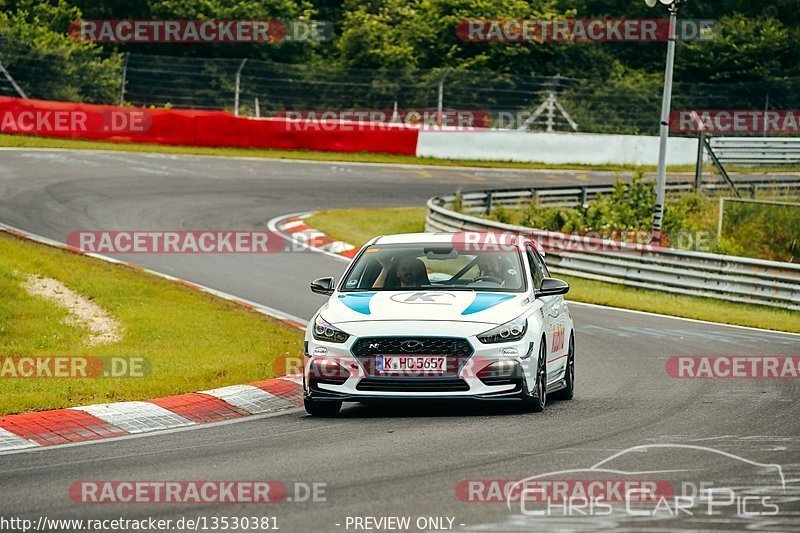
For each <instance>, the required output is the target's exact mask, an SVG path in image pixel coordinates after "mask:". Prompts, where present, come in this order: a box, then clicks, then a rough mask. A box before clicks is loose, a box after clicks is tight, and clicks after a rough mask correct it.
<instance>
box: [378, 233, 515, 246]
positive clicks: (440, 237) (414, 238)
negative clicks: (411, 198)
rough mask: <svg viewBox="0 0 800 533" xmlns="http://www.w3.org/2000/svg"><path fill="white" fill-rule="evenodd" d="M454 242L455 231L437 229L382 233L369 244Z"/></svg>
mask: <svg viewBox="0 0 800 533" xmlns="http://www.w3.org/2000/svg"><path fill="white" fill-rule="evenodd" d="M526 240H528V239H526ZM452 242H453V233H451V232H444V231H436V232H426V233H399V234H396V235H381V236H380V237H375V238H374V239H372V240H371V241H369V242H368V243H367V244H384V245H385V244H437V243H446V244H451V243H452ZM517 244H519V241H517Z"/></svg>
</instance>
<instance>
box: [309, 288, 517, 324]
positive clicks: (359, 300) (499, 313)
mask: <svg viewBox="0 0 800 533" xmlns="http://www.w3.org/2000/svg"><path fill="white" fill-rule="evenodd" d="M529 302H530V295H529V294H525V293H509V292H473V291H372V292H345V293H336V294H334V295H333V296H331V298H330V299H329V300H328V303H327V304H326V305H325V306H323V307H322V309H321V310H320V312H321V314H322V316H323V317H324V318H325V320H327V321H328V322H330V323H331V324H343V323H348V322H373V321H379V320H416V321H425V320H435V321H455V322H478V323H483V324H494V325H499V324H504V323H506V322H508V321H509V320H511V319H513V318H515V317H517V316H519V315H521V314H522V313H523V311H524V308H523V305H527V304H528V303H529Z"/></svg>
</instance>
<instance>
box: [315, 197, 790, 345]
mask: <svg viewBox="0 0 800 533" xmlns="http://www.w3.org/2000/svg"><path fill="white" fill-rule="evenodd" d="M306 223H307V224H308V225H309V226H311V227H313V228H315V229H318V230H320V231H323V232H325V233H327V234H329V235H331V236H332V237H334V238H336V239H338V240H342V241H345V242H349V243H351V244H354V245H357V246H361V245H362V244H364V243H365V242H366V241H368V240H369V239H370V238H372V237H374V236H375V235H381V234H393V233H408V232H416V231H424V230H423V228H424V226H425V209H424V208H405V209H404V208H391V209H336V210H331V211H323V212H320V213H317V214H315V215H313V216H311V217H309V218H307V219H306ZM559 277H563V279H564V280H565V281H567V282H568V283H569V284H570V287H571V289H570V292H569V296H568V298H569V299H570V300H573V301H576V302H585V303H592V304H598V305H608V306H612V307H621V308H623V309H635V310H637V311H647V312H651V313H660V314H664V315H671V316H679V317H684V318H693V319H697V320H707V321H710V322H720V323H722V324H734V325H739V326H750V327H757V328H764V329H773V330H776V331H791V332H796V333H800V313H798V312H796V311H788V310H781V309H774V308H770V307H763V306H756V305H747V304H737V303H731V302H723V301H718V300H713V299H710V298H697V297H692V296H682V295H675V294H668V293H664V292H658V291H648V290H643V289H635V288H630V287H623V286H620V285H615V284H612V283H605V282H601V281H593V280H586V279H581V278H574V277H571V276H559Z"/></svg>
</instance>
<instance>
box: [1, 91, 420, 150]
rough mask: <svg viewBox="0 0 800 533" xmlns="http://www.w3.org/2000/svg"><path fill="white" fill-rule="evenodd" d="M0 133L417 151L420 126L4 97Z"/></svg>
mask: <svg viewBox="0 0 800 533" xmlns="http://www.w3.org/2000/svg"><path fill="white" fill-rule="evenodd" d="M0 132H2V133H16V134H23V135H40V136H44V137H62V138H71V139H92V140H103V141H116V142H139V143H155V144H170V145H187V146H232V147H240V148H278V149H286V150H323V151H333V152H360V151H365V152H378V153H390V154H406V155H416V149H417V137H418V131H417V130H416V129H414V128H408V127H401V126H397V127H395V126H393V127H391V128H386V129H378V128H375V129H373V128H365V127H364V126H363V125H361V126H360V127H359V126H357V125H353V124H347V123H324V122H315V121H305V120H297V121H293V120H286V119H283V118H275V119H269V118H262V119H258V118H245V117H235V116H233V115H232V114H230V113H226V112H223V111H193V110H179V109H145V108H132V107H118V106H104V105H90V104H75V103H70V102H51V101H47V100H30V99H21V98H10V97H5V96H0Z"/></svg>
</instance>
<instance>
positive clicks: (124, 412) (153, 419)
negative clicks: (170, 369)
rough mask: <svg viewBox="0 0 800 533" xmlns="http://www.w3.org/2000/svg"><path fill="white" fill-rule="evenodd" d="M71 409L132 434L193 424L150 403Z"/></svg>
mask: <svg viewBox="0 0 800 533" xmlns="http://www.w3.org/2000/svg"><path fill="white" fill-rule="evenodd" d="M71 409H73V410H75V411H84V412H86V413H89V414H91V415H94V416H96V417H97V418H99V419H101V420H104V421H106V422H107V423H109V424H112V425H114V426H117V427H119V428H122V429H123V430H125V431H127V432H128V433H134V434H135V433H145V432H148V431H156V430H159V429H171V428H177V427H181V426H191V425H193V424H194V422H192V421H191V420H188V419H186V418H184V417H182V416H180V415H176V414H175V413H173V412H171V411H168V410H166V409H164V408H163V407H159V406H158V405H156V404H153V403H150V402H115V403H101V404H97V405H87V406H85V407H72V408H71Z"/></svg>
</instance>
